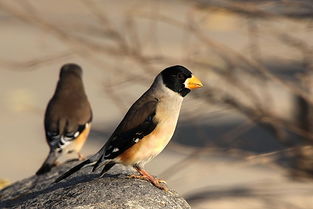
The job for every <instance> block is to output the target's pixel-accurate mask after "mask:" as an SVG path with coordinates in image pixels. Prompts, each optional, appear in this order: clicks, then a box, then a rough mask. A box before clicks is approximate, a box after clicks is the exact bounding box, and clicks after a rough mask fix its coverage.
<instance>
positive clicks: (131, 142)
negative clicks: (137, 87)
mask: <svg viewBox="0 0 313 209" xmlns="http://www.w3.org/2000/svg"><path fill="white" fill-rule="evenodd" d="M202 86H203V84H202V83H201V81H200V80H199V79H198V78H197V77H195V76H194V75H193V74H192V72H191V71H189V70H188V69H187V68H185V67H183V66H181V65H174V66H170V67H168V68H166V69H164V70H163V71H161V72H160V73H159V74H158V75H157V76H156V78H155V79H154V81H153V83H152V85H151V86H150V88H149V89H148V90H147V91H146V92H145V93H144V94H143V95H142V96H141V97H140V98H139V99H138V100H137V101H136V102H135V103H134V104H133V105H132V106H131V107H130V109H129V110H128V112H127V113H126V115H125V116H124V118H123V119H122V121H121V122H120V124H119V125H118V126H117V128H116V129H115V131H114V132H113V134H112V135H111V136H110V137H109V139H108V140H107V142H106V143H105V144H104V145H103V147H102V148H101V149H100V150H99V151H98V152H97V153H96V154H94V155H92V156H91V157H90V158H89V159H87V160H85V161H83V162H82V163H80V164H78V165H76V166H74V167H73V168H71V169H70V170H68V171H67V172H65V173H64V174H63V175H61V176H59V177H58V178H57V179H56V180H55V181H54V182H55V183H57V182H59V181H61V180H63V179H65V178H67V177H69V176H70V175H72V174H73V173H75V172H77V171H78V170H80V169H82V168H83V167H89V166H93V169H92V171H93V172H94V171H95V170H96V169H98V168H99V167H103V169H102V171H101V173H100V177H102V176H103V175H104V174H105V172H107V171H108V170H109V169H111V168H112V167H113V166H114V165H115V164H122V165H125V166H131V167H133V168H134V169H135V170H137V171H138V173H139V174H140V175H130V176H129V177H130V178H136V179H144V180H147V181H149V182H151V183H152V184H153V185H154V186H155V187H157V188H159V189H161V190H165V191H167V190H168V188H167V187H166V186H165V185H163V184H162V183H165V181H163V180H160V179H157V178H156V177H154V176H152V175H151V174H149V173H148V172H147V171H146V170H145V169H144V165H145V164H146V163H147V162H149V161H150V160H151V159H153V158H154V157H155V156H157V155H158V154H159V153H160V152H161V151H162V150H163V149H164V148H165V146H166V145H167V144H168V143H169V141H170V139H171V138H172V136H173V134H174V131H175V128H176V124H177V120H178V117H179V112H180V109H181V105H182V101H183V98H184V97H185V96H186V95H187V94H188V93H189V92H190V91H191V90H192V89H195V88H200V87H202Z"/></svg>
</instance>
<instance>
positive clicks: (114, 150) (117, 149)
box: [112, 147, 120, 152]
mask: <svg viewBox="0 0 313 209" xmlns="http://www.w3.org/2000/svg"><path fill="white" fill-rule="evenodd" d="M118 151H120V149H119V148H117V147H116V148H114V149H113V151H112V152H118Z"/></svg>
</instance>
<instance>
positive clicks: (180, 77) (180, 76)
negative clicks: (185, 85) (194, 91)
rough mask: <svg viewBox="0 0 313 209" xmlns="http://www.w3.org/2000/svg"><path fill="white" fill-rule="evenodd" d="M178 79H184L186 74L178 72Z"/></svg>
mask: <svg viewBox="0 0 313 209" xmlns="http://www.w3.org/2000/svg"><path fill="white" fill-rule="evenodd" d="M177 79H179V80H183V79H185V76H184V74H182V73H178V74H177Z"/></svg>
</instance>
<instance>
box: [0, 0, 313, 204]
mask: <svg viewBox="0 0 313 209" xmlns="http://www.w3.org/2000/svg"><path fill="white" fill-rule="evenodd" d="M312 20H313V4H312V1H311V0H283V1H277V0H259V1H246V0H194V1H183V0H172V1H165V0H160V1H157V0H149V1H145V0H117V1H108V0H79V1H78V0H68V1H48V0H42V1H35V0H11V1H6V0H0V27H1V29H0V30H1V33H0V70H1V76H0V95H1V99H0V111H1V112H0V115H1V117H0V124H1V137H0V179H1V182H2V184H3V185H4V184H7V183H12V182H14V181H17V180H21V179H23V178H26V177H29V176H31V175H33V174H34V173H35V172H36V170H37V169H38V168H39V166H40V165H41V163H42V162H43V161H44V159H45V157H46V155H47V153H48V145H47V144H46V141H45V138H44V129H43V116H44V111H45V108H46V105H47V103H48V101H49V99H50V98H51V96H52V94H53V92H54V89H55V86H56V82H57V80H58V73H59V69H60V67H61V66H62V65H63V64H64V63H69V62H74V63H77V64H79V65H81V66H82V68H83V70H84V75H83V76H84V77H83V80H84V84H85V88H86V92H87V94H88V97H89V100H90V102H91V105H92V108H93V113H94V120H93V125H92V131H91V135H90V137H89V140H88V141H87V143H86V144H85V146H84V148H83V150H82V153H83V154H84V155H89V154H92V153H94V152H96V151H98V149H99V148H100V147H101V146H102V145H103V144H104V143H105V141H106V140H107V138H108V137H109V136H110V134H111V133H112V131H113V130H114V129H115V127H116V126H117V124H118V123H119V122H120V120H121V119H122V117H123V116H124V114H125V113H126V111H127V110H128V108H129V107H130V105H131V104H133V102H134V101H135V100H136V99H137V98H138V97H139V96H140V95H141V94H142V93H143V92H144V91H145V90H146V89H147V88H148V87H149V86H150V84H151V83H152V81H153V79H154V77H155V76H156V75H157V74H158V73H159V72H160V71H161V70H162V69H164V68H166V67H168V66H170V65H175V64H181V65H184V66H186V67H187V68H189V69H190V70H191V71H192V72H193V73H194V74H195V75H196V76H197V77H199V78H200V79H201V81H202V82H203V83H204V87H203V88H202V89H199V90H195V91H193V92H192V93H191V94H189V95H188V96H187V97H186V98H185V100H184V103H183V107H182V112H181V115H180V120H179V123H178V127H177V129H176V132H175V135H174V137H173V139H172V141H171V143H170V144H169V145H168V146H167V148H166V149H165V151H163V152H162V153H161V154H160V155H159V156H158V157H157V158H155V159H154V160H153V161H152V162H150V163H149V164H148V165H147V170H149V171H150V172H151V173H152V174H154V175H157V176H158V177H160V178H163V179H165V180H167V182H168V184H169V185H170V187H172V188H174V189H175V190H176V191H178V192H179V193H180V194H181V195H183V196H184V197H185V198H186V200H187V201H188V202H189V203H190V204H191V206H192V208H196V209H208V208H214V209H232V208H243V209H244V208H247V209H258V208H273V209H274V208H275V209H280V208H288V209H292V208H297V209H299V208H301V209H302V208H313V198H312V197H313V181H312V180H313V131H312V127H313V119H312V117H313V109H312V102H313V97H312V94H313V92H312V91H313V84H312V81H313V59H312V58H313V53H312V52H313V38H312V37H313V33H312V32H313V21H312Z"/></svg>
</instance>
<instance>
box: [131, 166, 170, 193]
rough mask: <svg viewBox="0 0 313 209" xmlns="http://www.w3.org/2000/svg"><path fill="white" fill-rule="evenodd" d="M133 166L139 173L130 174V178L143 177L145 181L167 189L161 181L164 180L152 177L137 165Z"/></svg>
mask: <svg viewBox="0 0 313 209" xmlns="http://www.w3.org/2000/svg"><path fill="white" fill-rule="evenodd" d="M134 168H135V169H136V170H137V171H138V172H139V173H140V174H141V175H130V176H129V177H130V178H136V179H144V180H147V181H150V182H151V183H152V184H153V185H154V186H155V187H157V188H159V189H161V190H164V191H168V188H167V187H166V186H164V185H162V184H161V183H166V182H165V181H164V180H160V179H158V178H155V177H153V176H152V175H150V174H149V173H148V172H147V171H146V170H144V169H142V168H140V167H139V166H134Z"/></svg>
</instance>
